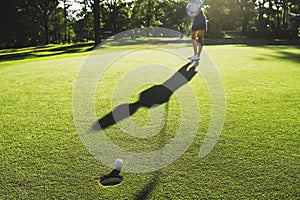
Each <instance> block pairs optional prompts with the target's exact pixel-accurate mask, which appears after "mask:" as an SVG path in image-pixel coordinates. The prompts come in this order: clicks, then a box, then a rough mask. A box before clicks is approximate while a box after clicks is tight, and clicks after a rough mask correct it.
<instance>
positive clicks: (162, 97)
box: [93, 62, 199, 131]
mask: <svg viewBox="0 0 300 200" xmlns="http://www.w3.org/2000/svg"><path fill="white" fill-rule="evenodd" d="M192 63H193V62H189V63H187V64H185V65H184V66H182V67H181V68H180V69H179V70H178V71H177V72H176V73H175V74H174V75H173V76H172V77H171V78H170V79H168V80H167V81H165V82H164V83H163V84H161V85H155V86H153V87H150V88H148V89H147V90H144V91H143V92H141V94H140V98H139V100H138V101H136V102H134V103H131V104H121V105H119V106H117V107H116V108H115V109H114V110H113V111H112V112H110V113H108V114H107V115H105V116H104V117H103V118H101V119H99V120H98V121H97V122H95V123H94V125H93V130H95V131H96V130H101V129H105V128H107V127H109V126H111V125H113V124H115V123H117V122H119V121H121V120H123V119H125V118H127V117H130V116H131V115H133V114H134V113H135V112H136V111H137V110H138V109H139V108H140V107H147V108H152V107H155V106H158V105H161V104H163V103H166V102H168V101H169V99H170V97H171V95H172V94H173V93H174V92H175V91H176V90H177V89H178V88H180V87H181V86H183V85H184V84H186V83H188V82H189V81H190V80H191V79H192V78H193V77H194V76H195V74H196V73H197V72H196V71H195V67H196V66H198V64H199V63H198V62H194V64H193V65H192ZM191 65H192V66H191ZM189 66H191V67H190V68H189Z"/></svg>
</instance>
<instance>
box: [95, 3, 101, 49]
mask: <svg viewBox="0 0 300 200" xmlns="http://www.w3.org/2000/svg"><path fill="white" fill-rule="evenodd" d="M99 1H100V0H95V1H94V9H93V10H94V33H95V46H97V45H98V44H100V42H101V38H100V6H99V3H100V2H99Z"/></svg>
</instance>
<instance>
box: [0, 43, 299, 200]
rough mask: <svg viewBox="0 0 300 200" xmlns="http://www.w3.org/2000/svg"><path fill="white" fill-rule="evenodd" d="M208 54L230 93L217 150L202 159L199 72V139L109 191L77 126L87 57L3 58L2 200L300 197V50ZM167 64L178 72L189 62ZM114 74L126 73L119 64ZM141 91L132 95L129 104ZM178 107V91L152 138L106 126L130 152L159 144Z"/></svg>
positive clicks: (203, 101)
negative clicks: (75, 111) (75, 108)
mask: <svg viewBox="0 0 300 200" xmlns="http://www.w3.org/2000/svg"><path fill="white" fill-rule="evenodd" d="M143 45H144V46H143V47H146V48H147V45H145V44H143ZM132 48H136V49H139V48H140V47H138V46H136V47H132ZM151 48H154V46H152V47H151ZM124 49H126V48H125V47H124ZM147 49H148V48H147ZM119 50H120V49H113V50H110V51H119ZM206 50H207V51H208V53H209V55H210V56H211V58H212V59H213V61H214V62H215V64H216V65H217V67H218V70H219V72H220V74H221V76H222V80H223V83H224V87H225V90H226V122H225V126H224V128H223V132H222V135H221V137H220V139H219V141H218V143H217V145H216V146H215V148H214V150H213V151H212V152H211V153H210V154H209V155H208V156H207V157H205V158H204V159H199V158H198V153H199V148H200V146H201V144H202V142H203V139H204V136H205V133H206V130H207V126H208V123H209V120H210V113H209V111H210V104H209V103H210V101H209V93H208V91H207V88H206V85H205V82H204V81H203V80H202V79H201V78H200V77H199V76H196V77H195V78H194V79H193V80H191V82H190V84H191V86H192V87H193V88H194V90H195V91H196V94H197V99H198V103H199V105H200V106H201V121H200V125H199V129H198V132H197V135H196V138H195V140H194V142H193V144H192V145H191V146H190V147H189V149H188V150H187V151H186V152H185V153H184V154H183V155H182V156H181V157H180V159H178V160H177V161H176V162H174V163H172V164H171V165H169V166H167V167H165V168H163V169H161V170H158V171H156V172H151V173H141V174H134V173H122V174H121V175H123V177H124V181H123V182H122V184H120V185H118V186H115V187H107V188H105V187H103V186H100V185H98V184H97V182H96V181H95V178H99V177H100V176H102V175H105V174H107V173H109V172H110V170H111V169H110V168H108V167H107V166H105V165H103V164H101V163H100V162H99V161H97V160H95V159H94V157H93V156H92V155H90V154H89V152H88V151H87V150H86V148H85V146H84V145H83V144H82V143H81V140H80V138H79V136H78V134H77V131H76V128H75V125H74V123H73V116H72V92H73V83H74V81H75V79H76V75H77V73H78V70H79V69H80V66H81V64H82V63H83V62H84V61H85V60H86V53H83V54H82V55H83V56H76V57H64V58H60V57H57V56H52V57H51V58H50V57H49V58H48V59H46V60H32V59H26V60H22V61H9V62H6V63H5V62H4V63H2V64H1V66H0V79H1V83H0V85H1V87H0V121H1V123H0V133H1V145H0V149H1V164H0V173H1V179H0V194H1V199H224V198H226V199H233V198H236V199H299V194H300V191H299V188H300V187H299V186H300V183H299V180H300V177H299V174H300V168H299V158H300V152H299V142H300V141H299V132H300V130H299V129H300V128H299V124H300V117H299V109H300V107H299V105H300V91H299V85H300V68H299V63H300V60H299V47H294V46H245V45H223V46H222V45H217V46H207V47H206ZM187 51H190V49H187ZM78 55H80V54H78ZM145 57H146V55H145ZM157 59H161V60H162V62H168V61H167V60H166V59H165V57H163V56H162V57H159V56H158V58H157ZM169 62H170V63H169V65H170V66H173V69H174V70H176V69H178V68H179V67H180V66H182V64H184V63H185V62H184V61H182V62H175V61H172V60H171V61H169ZM172 62H174V63H172ZM131 64H132V63H129V62H128V63H125V64H124V66H123V67H124V69H126V67H127V68H128V69H129V68H130V67H131ZM111 70H113V71H112V72H111V73H113V72H116V74H117V75H116V76H117V77H120V76H121V75H122V73H121V72H122V70H119V69H118V68H116V70H115V71H114V68H111ZM118 73H119V74H118ZM116 76H107V77H103V81H102V84H104V85H99V87H98V91H99V90H101V89H102V90H105V91H106V93H99V92H98V93H97V98H96V99H97V100H98V103H97V104H96V110H97V114H98V115H99V117H101V116H102V115H104V114H106V113H108V112H110V111H111V109H112V108H113V107H112V106H111V104H110V101H111V99H110V97H111V91H112V90H111V88H109V87H105V85H108V86H109V85H113V83H114V82H115V81H116V80H117V79H116ZM167 78H168V77H167ZM147 87H148V86H147V85H146V86H145V88H147ZM145 88H143V87H142V88H139V89H138V90H137V91H130V92H133V97H132V98H133V99H132V100H133V101H134V100H135V99H136V98H137V97H138V94H139V92H140V91H142V90H143V89H145ZM181 89H182V90H184V87H183V88H181ZM186 101H188V99H187V100H186ZM162 106H163V107H166V105H165V104H164V105H162ZM179 106H180V105H179V104H178V101H177V99H176V97H175V96H172V97H171V99H170V102H169V104H168V109H169V113H168V120H167V124H166V127H165V128H164V130H163V131H162V132H160V133H159V134H158V135H156V136H155V137H153V138H149V139H145V140H144V139H136V138H133V137H130V136H128V135H126V134H125V133H122V132H121V131H120V130H119V129H118V127H117V126H116V125H114V126H112V127H110V128H108V129H106V130H105V132H106V134H107V135H108V136H109V138H110V139H111V140H112V141H113V142H115V143H116V144H118V145H120V146H122V147H124V148H128V149H129V150H136V151H141V150H142V149H141V148H145V150H146V151H151V150H154V149H157V148H160V147H161V146H163V145H164V144H166V143H167V142H168V141H170V140H171V139H172V137H173V135H174V132H173V130H174V129H176V127H178V123H180V121H179V120H178V113H179V112H180V107H179ZM147 114H148V110H147V109H141V110H139V111H138V112H137V113H136V114H135V115H134V116H133V118H134V120H135V121H136V122H137V123H146V124H147V123H149V118H148V115H147Z"/></svg>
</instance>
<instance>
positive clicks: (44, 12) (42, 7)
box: [28, 0, 58, 44]
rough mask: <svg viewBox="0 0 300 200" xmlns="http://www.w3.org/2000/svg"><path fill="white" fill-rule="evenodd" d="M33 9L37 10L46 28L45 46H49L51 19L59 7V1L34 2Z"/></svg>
mask: <svg viewBox="0 0 300 200" xmlns="http://www.w3.org/2000/svg"><path fill="white" fill-rule="evenodd" d="M32 1H33V3H32V4H28V5H32V6H33V8H34V9H35V10H36V12H37V14H38V15H39V17H40V19H41V20H42V24H43V27H44V44H49V18H50V15H51V14H52V13H53V11H54V10H55V9H56V8H57V6H58V0H32Z"/></svg>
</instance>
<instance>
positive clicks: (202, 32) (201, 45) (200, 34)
mask: <svg viewBox="0 0 300 200" xmlns="http://www.w3.org/2000/svg"><path fill="white" fill-rule="evenodd" d="M204 33H205V31H204V30H200V31H199V32H198V42H199V50H198V56H199V57H200V54H201V52H202V49H203V44H204Z"/></svg>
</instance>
